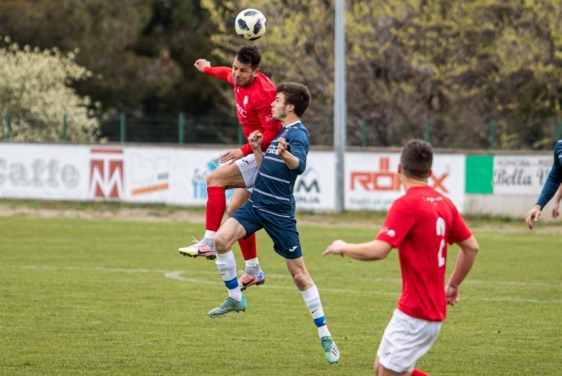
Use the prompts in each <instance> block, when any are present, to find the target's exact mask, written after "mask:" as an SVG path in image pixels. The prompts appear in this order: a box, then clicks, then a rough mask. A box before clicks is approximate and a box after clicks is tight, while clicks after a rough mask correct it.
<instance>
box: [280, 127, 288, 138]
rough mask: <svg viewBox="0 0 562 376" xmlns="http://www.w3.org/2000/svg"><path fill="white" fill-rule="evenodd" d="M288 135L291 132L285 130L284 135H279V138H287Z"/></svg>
mask: <svg viewBox="0 0 562 376" xmlns="http://www.w3.org/2000/svg"><path fill="white" fill-rule="evenodd" d="M287 133H289V130H288V129H285V130H284V131H283V133H281V134H280V135H279V138H281V137H285V136H286V135H287Z"/></svg>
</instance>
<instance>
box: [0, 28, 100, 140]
mask: <svg viewBox="0 0 562 376" xmlns="http://www.w3.org/2000/svg"><path fill="white" fill-rule="evenodd" d="M0 38H1V37H0ZM4 42H5V43H6V45H5V47H4V48H1V49H0V116H2V119H1V123H0V124H2V126H1V127H0V138H3V139H5V138H6V137H7V132H8V116H9V117H10V122H11V133H10V139H11V140H14V141H29V142H56V141H60V140H61V138H62V135H63V119H64V116H65V115H66V119H67V129H66V137H67V140H69V141H72V142H93V141H95V140H96V134H97V132H98V129H99V122H98V120H97V119H95V118H93V117H92V116H90V115H92V114H91V113H90V111H91V108H92V106H91V103H90V99H89V98H88V97H84V98H81V97H80V96H78V95H77V94H76V93H75V91H74V89H72V88H71V87H70V86H69V84H70V83H71V82H72V81H78V80H85V79H88V78H89V77H90V76H92V73H91V72H89V71H88V70H87V69H86V68H84V67H81V66H79V65H78V64H76V62H75V61H74V58H75V53H68V54H66V55H63V54H61V53H60V52H59V50H58V49H57V48H53V49H50V50H45V51H41V50H39V49H38V48H35V49H33V50H32V49H31V48H30V47H29V46H25V47H24V48H23V49H21V48H20V47H19V45H18V44H17V43H12V41H11V39H10V38H9V37H5V38H4ZM75 52H78V51H75ZM8 114H9V115H8Z"/></svg>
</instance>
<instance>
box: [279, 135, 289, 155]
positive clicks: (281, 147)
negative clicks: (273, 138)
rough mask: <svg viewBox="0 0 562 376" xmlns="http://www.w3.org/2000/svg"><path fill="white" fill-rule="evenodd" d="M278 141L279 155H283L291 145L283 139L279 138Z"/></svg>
mask: <svg viewBox="0 0 562 376" xmlns="http://www.w3.org/2000/svg"><path fill="white" fill-rule="evenodd" d="M277 141H278V142H279V143H278V144H277V153H276V154H277V155H282V154H283V153H284V152H285V151H286V150H287V148H288V146H289V144H288V143H287V140H285V139H284V138H283V137H279V138H278V139H277Z"/></svg>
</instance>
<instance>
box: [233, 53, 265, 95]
mask: <svg viewBox="0 0 562 376" xmlns="http://www.w3.org/2000/svg"><path fill="white" fill-rule="evenodd" d="M260 61H261V51H260V49H259V48H258V47H257V46H244V47H241V48H240V49H239V50H238V52H237V53H236V56H235V57H234V63H233V64H232V79H233V80H234V84H235V85H238V86H247V85H249V84H251V83H252V82H254V80H255V78H256V75H257V74H258V72H259V69H260Z"/></svg>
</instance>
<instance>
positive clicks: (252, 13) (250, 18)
mask: <svg viewBox="0 0 562 376" xmlns="http://www.w3.org/2000/svg"><path fill="white" fill-rule="evenodd" d="M234 28H235V29H236V34H238V36H239V37H240V38H243V39H245V40H256V39H259V38H261V37H263V35H264V34H265V30H266V28H267V20H266V19H265V16H264V15H263V13H262V12H260V11H259V10H257V9H245V10H243V11H242V12H240V13H238V16H236V21H234Z"/></svg>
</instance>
